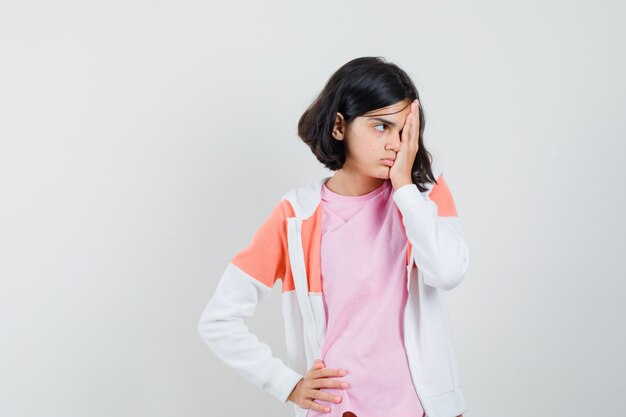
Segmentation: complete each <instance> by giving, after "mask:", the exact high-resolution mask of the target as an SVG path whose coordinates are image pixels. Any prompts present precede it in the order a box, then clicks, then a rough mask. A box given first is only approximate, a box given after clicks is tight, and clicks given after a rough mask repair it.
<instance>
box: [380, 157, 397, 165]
mask: <svg viewBox="0 0 626 417" xmlns="http://www.w3.org/2000/svg"><path fill="white" fill-rule="evenodd" d="M381 161H383V164H384V165H387V166H392V165H393V163H394V161H395V159H390V158H385V159H381Z"/></svg>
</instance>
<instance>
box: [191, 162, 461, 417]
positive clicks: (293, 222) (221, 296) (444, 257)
mask: <svg viewBox="0 0 626 417" xmlns="http://www.w3.org/2000/svg"><path fill="white" fill-rule="evenodd" d="M432 169H433V174H434V175H435V178H437V184H429V188H428V190H426V191H424V192H420V191H419V190H418V188H417V186H416V185H415V184H407V185H404V186H402V187H400V188H398V189H396V190H394V191H393V199H394V201H395V203H396V205H397V206H398V208H399V213H401V216H402V220H403V224H404V227H405V231H406V234H407V239H408V245H407V247H408V250H407V276H408V277H409V279H407V289H408V299H407V302H406V306H405V310H404V343H405V348H406V352H407V358H408V363H409V368H410V373H411V378H412V380H413V383H414V386H415V389H416V392H417V395H418V398H419V399H420V402H421V404H422V407H423V409H424V411H425V413H426V416H427V417H456V416H458V415H460V414H462V413H464V412H466V411H467V407H466V404H465V401H464V398H463V394H462V392H461V382H460V379H459V371H458V365H457V359H456V353H455V347H454V341H453V337H452V332H451V327H450V322H449V316H448V310H447V304H446V291H449V290H451V289H453V288H455V287H456V286H457V285H459V283H461V281H462V280H463V277H464V276H465V273H466V271H467V269H468V266H469V252H468V245H467V242H466V239H465V236H464V233H463V230H462V228H461V224H460V222H459V219H458V217H457V213H456V207H455V205H454V201H453V199H452V195H451V193H450V190H449V188H448V186H447V184H446V182H445V180H444V179H443V176H442V172H441V171H440V170H438V168H437V165H436V164H433V166H432ZM328 178H330V177H324V178H322V179H321V180H319V181H317V182H316V183H314V184H310V185H306V186H303V187H299V188H295V189H292V190H290V191H289V192H287V193H286V194H284V195H283V196H282V197H281V200H280V202H279V204H278V205H277V206H276V207H275V208H274V210H273V212H272V214H271V215H270V216H269V217H268V218H267V219H266V220H265V222H264V223H263V225H262V226H261V227H260V228H259V229H258V231H257V232H256V234H255V236H254V238H253V240H252V242H251V243H250V244H249V245H248V246H247V247H246V248H244V249H243V250H242V251H240V252H239V253H238V254H237V255H236V256H235V257H233V258H232V259H231V261H230V262H229V264H228V266H227V267H226V269H225V271H224V273H223V275H222V277H221V279H220V281H219V283H218V285H217V288H216V290H215V293H214V294H213V296H212V298H211V299H210V301H209V302H208V304H207V305H206V307H205V309H204V311H203V313H202V315H201V317H200V320H199V323H198V332H199V334H200V336H201V338H202V340H204V342H205V343H206V344H207V345H208V346H209V347H210V348H211V350H212V351H213V352H214V353H215V354H216V355H217V356H218V358H219V359H220V360H222V361H223V362H224V363H225V364H226V365H227V366H229V367H230V368H232V369H233V370H235V371H236V372H237V373H239V374H240V375H241V376H243V377H244V378H245V379H246V380H247V381H249V382H251V383H252V384H254V385H256V386H258V387H260V388H262V389H264V390H265V391H267V392H268V393H270V394H272V395H273V396H274V397H276V398H277V399H278V400H279V401H280V402H282V403H286V402H287V397H288V396H289V394H290V393H291V392H292V390H293V388H294V387H295V385H296V384H297V383H298V382H299V381H300V379H301V378H303V377H304V375H305V374H306V372H307V371H308V370H309V369H310V368H311V367H312V365H313V361H314V360H315V359H316V358H321V351H322V346H323V343H324V336H325V332H326V329H325V325H326V315H325V314H326V313H325V309H324V304H323V298H322V297H323V294H322V289H321V284H320V282H321V281H320V261H319V259H320V258H319V246H320V245H319V242H320V236H321V209H320V207H321V206H320V202H321V194H320V192H321V187H322V184H323V183H324V182H325V181H326V180H327V179H328ZM278 279H281V280H282V297H281V299H282V314H283V322H284V325H285V336H286V347H287V358H286V361H285V362H283V360H281V359H280V358H277V357H275V356H273V354H272V352H271V349H270V347H269V346H268V345H267V344H265V343H263V342H261V341H260V340H259V339H258V338H257V337H256V335H255V334H253V333H251V332H250V331H249V330H248V328H247V327H246V325H245V323H244V319H245V318H246V317H251V316H252V315H253V314H254V313H255V310H256V307H257V305H258V304H259V303H260V302H262V301H263V300H265V299H266V298H267V297H268V296H269V294H270V292H271V291H272V288H273V286H274V284H275V283H276V281H277V280H278ZM321 359H323V358H321ZM291 404H292V405H293V407H294V411H295V414H294V415H295V416H296V417H305V416H306V415H307V412H308V409H303V408H300V407H299V406H298V405H296V404H295V403H291ZM380 417H385V416H380Z"/></svg>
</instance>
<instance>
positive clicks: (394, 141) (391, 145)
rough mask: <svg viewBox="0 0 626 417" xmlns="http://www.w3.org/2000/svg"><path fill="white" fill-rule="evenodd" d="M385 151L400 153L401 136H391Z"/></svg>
mask: <svg viewBox="0 0 626 417" xmlns="http://www.w3.org/2000/svg"><path fill="white" fill-rule="evenodd" d="M385 149H390V150H393V151H396V152H399V151H400V134H397V135H389V139H388V140H387V143H386V144H385Z"/></svg>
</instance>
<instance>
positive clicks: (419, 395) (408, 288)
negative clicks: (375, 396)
mask: <svg viewBox="0 0 626 417" xmlns="http://www.w3.org/2000/svg"><path fill="white" fill-rule="evenodd" d="M412 270H413V249H412V248H411V255H410V256H409V265H408V266H407V300H410V295H411V271H412ZM417 273H418V274H419V271H418V272H417ZM418 279H419V276H418ZM407 304H408V302H407ZM406 310H407V305H405V306H404V320H403V321H404V326H403V327H404V333H405V337H404V348H405V349H406V350H407V355H406V356H407V360H408V362H409V371H411V372H410V373H411V380H412V381H413V388H415V393H416V394H417V399H418V401H419V402H420V404H421V406H422V409H423V410H424V417H428V413H427V412H426V408H425V405H424V402H423V401H422V396H421V394H420V392H419V389H418V388H417V385H418V384H417V383H416V381H415V379H416V378H415V375H414V374H415V371H414V370H413V364H412V362H411V360H410V359H409V357H410V356H411V354H410V353H409V352H411V350H409V349H408V346H407V343H408V342H407V340H408V339H407V338H406V328H407V319H406Z"/></svg>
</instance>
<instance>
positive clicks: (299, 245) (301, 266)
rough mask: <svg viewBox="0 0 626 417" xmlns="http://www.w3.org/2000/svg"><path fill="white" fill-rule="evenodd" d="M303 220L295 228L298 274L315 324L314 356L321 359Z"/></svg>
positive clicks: (297, 220)
mask: <svg viewBox="0 0 626 417" xmlns="http://www.w3.org/2000/svg"><path fill="white" fill-rule="evenodd" d="M301 221H302V220H301V219H300V218H299V217H296V221H295V226H296V232H297V233H296V234H297V236H296V249H297V251H296V252H297V253H296V256H297V257H298V272H299V273H300V274H302V277H303V278H304V279H303V282H304V285H305V288H303V289H302V290H303V291H304V294H305V295H306V297H305V298H306V303H307V304H306V306H305V308H306V309H307V311H308V312H309V317H310V318H311V323H313V341H315V342H316V343H314V344H313V347H314V348H315V349H316V351H315V352H313V355H314V356H315V357H319V355H320V352H321V347H319V348H318V346H317V322H316V319H315V314H313V306H312V305H311V298H310V296H309V285H308V281H307V279H306V266H305V263H304V254H303V252H304V249H303V245H302V229H301Z"/></svg>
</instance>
